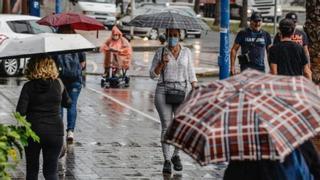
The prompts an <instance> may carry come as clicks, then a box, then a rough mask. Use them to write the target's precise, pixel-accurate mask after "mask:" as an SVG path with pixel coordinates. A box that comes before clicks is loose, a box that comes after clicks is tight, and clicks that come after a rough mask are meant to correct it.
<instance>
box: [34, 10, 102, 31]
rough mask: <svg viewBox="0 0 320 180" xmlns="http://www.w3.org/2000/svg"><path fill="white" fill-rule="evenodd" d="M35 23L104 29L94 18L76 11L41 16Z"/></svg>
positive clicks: (82, 28) (84, 28)
mask: <svg viewBox="0 0 320 180" xmlns="http://www.w3.org/2000/svg"><path fill="white" fill-rule="evenodd" d="M37 23H38V24H41V25H46V26H53V27H59V26H64V25H71V27H72V28H73V29H78V30H85V31H91V30H102V29H105V28H104V25H103V24H102V23H100V22H98V21H97V20H96V19H94V18H91V17H88V16H85V15H83V14H78V13H61V14H53V15H49V16H46V17H43V18H42V19H40V20H39V21H37Z"/></svg>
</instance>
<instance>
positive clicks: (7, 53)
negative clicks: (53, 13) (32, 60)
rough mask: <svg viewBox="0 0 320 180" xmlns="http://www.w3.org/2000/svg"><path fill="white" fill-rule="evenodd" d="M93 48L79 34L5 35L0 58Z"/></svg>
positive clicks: (0, 48) (0, 46) (1, 44)
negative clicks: (15, 36)
mask: <svg viewBox="0 0 320 180" xmlns="http://www.w3.org/2000/svg"><path fill="white" fill-rule="evenodd" d="M3 36H4V35H3ZM3 39H4V38H3ZM95 48H96V47H95V46H94V45H93V44H91V43H90V42H89V41H88V40H87V39H85V38H84V37H82V36H81V35H79V34H52V33H44V34H38V35H37V36H32V37H26V38H12V37H10V36H6V38H5V39H4V40H2V41H1V43H0V59H5V58H11V57H30V56H32V55H37V54H52V53H56V52H60V53H61V52H70V51H86V50H87V51H89V50H93V49H95Z"/></svg>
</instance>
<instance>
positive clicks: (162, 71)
mask: <svg viewBox="0 0 320 180" xmlns="http://www.w3.org/2000/svg"><path fill="white" fill-rule="evenodd" d="M164 48H165V47H162V51H161V60H160V61H162V58H163V52H164ZM161 74H162V82H163V83H164V70H163V69H162V70H161Z"/></svg>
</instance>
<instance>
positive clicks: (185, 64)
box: [150, 45, 198, 83]
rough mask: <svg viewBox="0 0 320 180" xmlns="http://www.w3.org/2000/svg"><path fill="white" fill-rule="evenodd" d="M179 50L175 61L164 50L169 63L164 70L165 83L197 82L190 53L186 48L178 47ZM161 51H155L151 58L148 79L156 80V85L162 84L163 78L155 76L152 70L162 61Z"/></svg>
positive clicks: (171, 55) (160, 49)
mask: <svg viewBox="0 0 320 180" xmlns="http://www.w3.org/2000/svg"><path fill="white" fill-rule="evenodd" d="M180 47H181V50H180V53H179V56H178V58H177V59H175V57H174V56H173V54H172V53H171V51H170V50H169V49H167V47H165V49H164V54H167V56H168V59H169V62H168V63H167V65H166V67H165V69H164V79H165V81H166V82H182V81H187V82H190V83H192V82H194V81H198V80H197V77H196V74H195V70H194V65H193V59H192V57H191V51H190V49H189V48H187V47H183V46H182V45H180ZM162 49H163V48H159V49H158V50H157V51H156V54H155V55H154V57H153V60H152V64H151V67H150V77H151V78H152V79H158V83H162V82H163V79H162V78H163V76H162V75H161V73H162V72H161V73H160V75H161V76H160V75H157V74H156V73H155V72H154V70H155V68H156V67H157V65H158V64H159V63H160V61H161V60H162V57H161V54H162Z"/></svg>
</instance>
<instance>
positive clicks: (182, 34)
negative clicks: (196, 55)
mask: <svg viewBox="0 0 320 180" xmlns="http://www.w3.org/2000/svg"><path fill="white" fill-rule="evenodd" d="M186 37H187V33H186V30H184V29H181V30H180V41H183V40H184V39H185V38H186Z"/></svg>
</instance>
